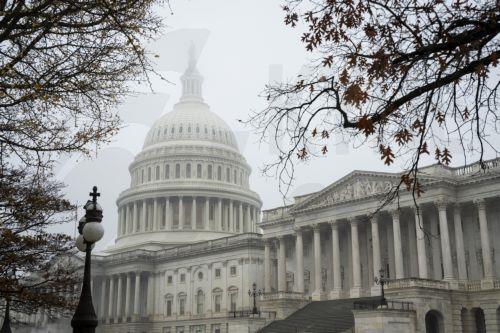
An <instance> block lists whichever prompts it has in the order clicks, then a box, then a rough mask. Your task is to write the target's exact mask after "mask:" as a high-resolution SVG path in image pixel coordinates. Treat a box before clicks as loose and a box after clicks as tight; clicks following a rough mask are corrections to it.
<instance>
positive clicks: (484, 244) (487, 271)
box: [476, 199, 495, 280]
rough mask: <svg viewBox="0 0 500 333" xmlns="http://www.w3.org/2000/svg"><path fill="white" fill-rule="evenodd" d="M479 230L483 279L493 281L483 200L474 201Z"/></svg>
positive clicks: (493, 273)
mask: <svg viewBox="0 0 500 333" xmlns="http://www.w3.org/2000/svg"><path fill="white" fill-rule="evenodd" d="M476 205H477V210H478V217H479V229H480V233H481V250H482V254H483V267H484V279H485V280H493V279H494V278H495V272H494V271H493V259H492V257H491V248H490V236H489V231H488V219H487V217H486V201H485V200H484V199H478V200H476Z"/></svg>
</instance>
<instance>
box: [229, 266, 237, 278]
mask: <svg viewBox="0 0 500 333" xmlns="http://www.w3.org/2000/svg"><path fill="white" fill-rule="evenodd" d="M230 273H231V276H235V275H236V266H231V268H230Z"/></svg>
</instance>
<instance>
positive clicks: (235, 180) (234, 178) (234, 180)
mask: <svg viewBox="0 0 500 333" xmlns="http://www.w3.org/2000/svg"><path fill="white" fill-rule="evenodd" d="M233 182H234V183H235V184H236V183H238V177H237V173H236V170H234V177H233Z"/></svg>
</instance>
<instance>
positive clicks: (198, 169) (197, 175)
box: [196, 164, 201, 178]
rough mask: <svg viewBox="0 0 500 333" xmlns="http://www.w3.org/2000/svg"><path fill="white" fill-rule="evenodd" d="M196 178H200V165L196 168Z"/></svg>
mask: <svg viewBox="0 0 500 333" xmlns="http://www.w3.org/2000/svg"><path fill="white" fill-rule="evenodd" d="M196 177H198V178H201V164H198V165H197V166H196Z"/></svg>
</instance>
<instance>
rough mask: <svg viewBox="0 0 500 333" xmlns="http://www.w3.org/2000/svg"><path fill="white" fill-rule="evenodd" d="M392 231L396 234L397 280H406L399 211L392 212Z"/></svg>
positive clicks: (395, 259) (395, 262)
mask: <svg viewBox="0 0 500 333" xmlns="http://www.w3.org/2000/svg"><path fill="white" fill-rule="evenodd" d="M391 216H392V231H393V234H394V265H395V269H396V279H402V278H404V266H403V247H402V244H401V226H400V222H399V210H398V209H394V210H392V211H391Z"/></svg>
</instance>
